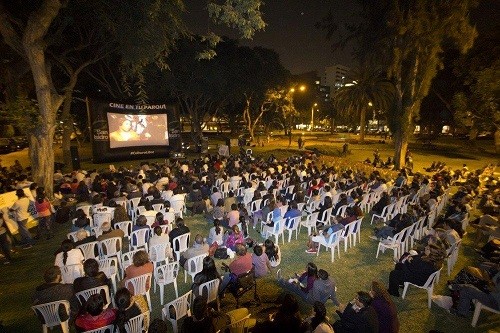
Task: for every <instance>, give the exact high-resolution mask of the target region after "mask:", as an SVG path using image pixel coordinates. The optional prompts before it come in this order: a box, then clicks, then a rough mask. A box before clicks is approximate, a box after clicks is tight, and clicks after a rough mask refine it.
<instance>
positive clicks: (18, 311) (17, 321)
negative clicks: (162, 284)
mask: <svg viewBox="0 0 500 333" xmlns="http://www.w3.org/2000/svg"><path fill="white" fill-rule="evenodd" d="M330 139H331V138H329V137H328V136H326V135H324V136H317V137H316V138H308V137H307V136H306V138H305V140H306V148H313V147H317V148H318V149H319V150H320V151H321V152H322V153H323V154H334V155H335V153H336V152H337V150H341V146H342V144H343V143H342V141H340V140H339V141H338V142H331V141H330ZM347 139H348V140H350V139H349V138H347ZM490 145H491V144H490ZM287 146H288V140H287V139H285V138H275V139H273V140H272V141H271V142H270V143H269V144H266V146H265V147H259V148H254V153H256V154H262V155H264V156H267V155H269V154H271V153H273V154H274V155H275V156H276V157H278V158H280V157H283V156H285V155H288V154H294V153H296V151H297V150H296V147H297V144H296V138H294V142H292V146H293V148H290V149H289V148H288V147H287ZM375 148H379V149H380V151H381V155H382V158H383V159H384V160H385V159H387V156H390V155H391V156H392V147H391V146H390V145H388V144H382V143H377V142H376V140H375V141H372V142H371V143H369V144H365V145H357V144H351V145H350V150H351V154H350V155H349V156H348V157H347V158H346V159H338V158H336V157H326V158H325V161H326V163H339V164H342V165H343V164H352V163H353V162H357V161H362V160H364V159H366V158H367V157H370V158H372V157H373V155H372V153H373V150H374V149H375ZM410 149H412V152H413V156H414V157H413V158H414V164H415V169H416V170H421V171H423V169H422V168H423V167H424V166H425V167H427V166H429V165H430V164H431V163H432V161H433V160H441V161H444V162H446V163H447V165H450V166H452V167H453V168H454V169H455V168H459V167H461V165H462V163H467V165H468V166H469V168H470V169H475V168H478V167H481V166H483V165H485V164H487V163H497V161H498V159H497V158H495V156H494V155H493V154H492V153H489V151H491V147H486V149H485V150H484V149H483V148H480V149H477V148H474V149H471V148H467V145H465V142H464V141H458V142H448V141H446V140H443V142H438V143H437V149H435V150H424V149H419V146H418V144H416V143H415V144H412V145H411V146H410ZM82 152H83V154H82ZM87 152H88V150H87V148H85V149H81V150H80V153H81V154H82V156H83V157H84V159H85V158H86V156H88V155H87ZM9 155H10V154H9ZM19 156H21V155H19ZM2 159H3V160H4V161H5V159H4V158H3V157H2ZM21 162H22V160H21ZM125 163H126V164H127V165H130V164H134V165H137V164H138V163H137V162H124V163H123V164H125ZM4 164H5V162H4ZM115 165H120V163H116V164H115ZM83 167H85V168H90V167H97V168H103V167H105V166H104V165H103V166H98V165H91V164H90V163H88V162H85V163H84V165H83ZM185 221H186V224H187V225H188V226H189V227H190V228H191V232H192V234H196V233H201V234H203V235H207V234H208V229H209V225H208V224H207V223H206V221H205V220H204V219H203V218H201V217H200V216H194V217H186V218H185ZM56 227H57V230H56V237H54V238H53V239H51V240H49V241H40V242H39V243H38V244H37V245H36V246H34V247H33V248H31V249H29V250H19V252H18V254H17V255H15V257H16V258H17V261H16V262H15V263H13V264H11V265H6V266H3V267H2V274H1V276H0V284H1V285H2V288H1V289H0V320H1V321H3V325H4V326H5V330H4V331H5V332H39V331H40V330H41V326H40V324H39V323H38V321H37V320H36V318H35V317H34V315H33V313H32V310H31V309H30V305H31V296H32V293H33V290H34V288H35V287H36V286H37V285H39V284H41V283H42V273H43V270H44V269H45V268H46V267H47V266H50V265H51V264H52V263H53V260H54V256H53V251H54V250H55V249H56V247H57V245H58V243H59V242H60V241H62V240H63V239H64V238H65V235H66V233H67V232H68V231H69V225H58V226H56ZM250 232H251V237H252V238H254V239H255V240H257V241H263V239H262V238H261V237H260V235H258V234H257V233H255V232H254V230H251V231H250ZM469 232H471V234H469V235H467V236H465V238H464V241H463V245H464V246H462V248H461V252H460V256H459V260H458V262H457V264H456V266H455V269H454V270H453V272H452V276H454V275H455V274H456V273H457V272H458V271H459V270H460V269H461V268H462V267H464V266H465V265H470V264H472V263H474V262H475V260H476V259H477V255H476V253H475V252H474V251H473V246H476V245H477V244H473V241H472V239H473V237H474V232H473V231H471V230H469ZM371 234H372V228H371V226H370V224H369V216H367V217H366V218H365V220H364V222H363V224H362V232H361V242H360V243H359V244H358V245H357V246H356V247H353V248H349V249H348V250H347V252H346V253H344V252H343V248H341V254H340V258H338V257H337V256H336V259H335V262H334V263H331V262H330V257H331V256H330V253H326V252H324V248H323V250H322V252H321V253H320V255H319V256H315V255H311V254H307V253H305V249H306V246H305V244H306V240H307V235H306V230H305V229H303V230H302V232H301V234H300V235H299V238H298V240H295V239H293V238H292V241H291V243H285V244H284V245H282V244H280V246H281V252H282V261H281V265H280V267H281V269H282V272H283V276H284V277H287V276H289V275H292V274H293V273H295V272H301V271H302V270H303V269H304V268H305V266H306V264H307V262H309V261H313V262H314V263H316V264H317V265H318V267H319V268H323V269H325V270H327V271H328V272H329V273H330V275H331V276H332V277H333V278H334V279H335V281H336V283H337V290H338V291H337V296H338V299H339V301H340V302H347V301H349V300H351V299H352V298H353V296H354V294H355V293H356V291H358V290H367V288H368V286H369V284H370V282H371V281H372V280H373V279H379V280H381V281H383V282H384V283H385V284H387V282H388V275H389V272H390V271H391V270H392V268H393V266H394V264H393V262H392V251H391V252H386V253H384V254H381V255H380V256H379V258H378V259H375V253H376V249H377V242H376V241H374V240H371V239H369V238H368V236H370V235H371ZM216 261H217V264H218V266H219V267H220V265H221V263H222V261H221V260H216ZM181 271H182V270H181ZM273 273H275V271H274V272H273ZM183 274H184V273H183V272H181V273H180V276H179V278H178V285H179V293H180V294H182V293H183V292H185V291H187V290H188V289H189V288H190V283H186V284H185V283H184V282H183V281H184V276H183ZM447 279H449V278H448V277H447V274H446V267H444V268H443V271H442V274H441V280H440V282H439V284H438V285H437V286H436V287H435V289H434V293H435V294H441V295H448V292H447V289H446V280H447ZM188 281H189V278H188ZM258 293H259V295H260V298H261V300H262V304H261V305H260V306H259V307H251V308H250V311H251V312H252V314H253V316H256V317H258V318H266V317H267V314H268V313H269V311H271V310H270V308H271V307H273V306H274V305H275V304H274V303H273V301H275V300H276V299H277V298H278V296H279V294H280V289H279V288H278V286H277V283H276V280H275V274H273V276H270V277H267V278H263V279H261V280H260V281H259V283H258ZM151 296H152V304H153V313H152V314H153V317H160V316H161V307H160V299H159V293H158V292H157V293H156V294H154V293H153V292H152V291H151ZM173 298H174V291H173V287H172V286H168V287H167V288H166V298H165V299H166V300H167V301H170V300H171V299H173ZM250 300H251V293H249V294H247V296H245V297H244V298H243V299H242V302H243V303H245V302H247V301H250ZM394 301H395V303H396V306H397V309H398V312H399V318H400V322H401V330H400V332H427V331H428V330H430V329H437V330H440V331H442V332H455V333H459V332H486V331H492V332H498V331H499V330H498V327H500V318H499V317H498V316H495V315H493V314H491V313H488V312H484V311H483V312H482V315H481V317H480V319H479V323H478V327H477V328H475V329H473V328H472V327H471V326H470V322H471V317H469V318H466V319H464V318H459V317H456V316H453V315H451V314H448V313H447V312H446V311H444V310H443V309H440V308H438V307H437V306H436V305H435V304H433V305H432V309H430V310H429V309H428V308H427V295H426V292H425V290H422V289H417V288H413V287H410V288H409V291H408V294H407V297H406V299H404V300H403V299H401V298H397V299H396V298H395V299H394ZM235 305H236V303H235V300H234V299H233V297H232V296H231V295H230V294H228V295H227V296H226V297H225V298H224V299H223V300H222V306H223V310H224V311H226V310H231V309H233V308H234V307H235ZM327 309H328V314H329V316H330V318H331V319H336V315H335V313H334V306H333V304H332V303H331V302H328V303H327ZM310 311H311V309H310V307H309V306H307V305H304V304H302V306H301V312H302V313H303V315H304V316H305V315H308V314H309V313H310ZM56 331H57V330H56Z"/></svg>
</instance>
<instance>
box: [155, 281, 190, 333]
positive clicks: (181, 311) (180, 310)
mask: <svg viewBox="0 0 500 333" xmlns="http://www.w3.org/2000/svg"><path fill="white" fill-rule="evenodd" d="M192 297H193V292H192V291H191V290H190V291H188V292H187V293H185V294H184V295H182V296H180V297H178V298H176V299H174V300H173V301H172V302H170V303H167V304H165V306H164V307H163V309H162V310H161V312H162V319H163V320H165V319H167V320H168V321H170V322H171V323H172V325H173V326H174V332H175V331H176V328H177V321H178V320H179V319H181V318H184V317H185V316H191V299H192ZM170 308H172V311H171V310H170ZM171 315H173V316H174V317H173V318H172V317H171Z"/></svg>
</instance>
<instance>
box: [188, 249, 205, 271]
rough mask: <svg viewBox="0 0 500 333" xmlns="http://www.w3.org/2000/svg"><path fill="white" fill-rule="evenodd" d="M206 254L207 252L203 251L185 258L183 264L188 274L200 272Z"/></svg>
mask: <svg viewBox="0 0 500 333" xmlns="http://www.w3.org/2000/svg"><path fill="white" fill-rule="evenodd" d="M206 256H208V253H203V254H200V255H197V256H196V257H192V258H189V259H188V260H186V264H185V265H186V268H187V271H188V272H189V274H191V275H194V274H196V273H199V272H201V270H202V269H203V259H205V257H206Z"/></svg>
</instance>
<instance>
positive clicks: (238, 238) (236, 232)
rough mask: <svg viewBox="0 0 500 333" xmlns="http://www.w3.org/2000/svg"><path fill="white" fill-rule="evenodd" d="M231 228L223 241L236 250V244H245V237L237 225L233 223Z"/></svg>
mask: <svg viewBox="0 0 500 333" xmlns="http://www.w3.org/2000/svg"><path fill="white" fill-rule="evenodd" d="M231 229H232V231H231V232H230V234H229V236H227V238H226V241H225V243H226V247H228V248H230V249H231V250H233V251H234V250H236V245H238V244H245V238H244V237H243V233H242V232H241V231H240V228H238V225H233V227H232V228H231Z"/></svg>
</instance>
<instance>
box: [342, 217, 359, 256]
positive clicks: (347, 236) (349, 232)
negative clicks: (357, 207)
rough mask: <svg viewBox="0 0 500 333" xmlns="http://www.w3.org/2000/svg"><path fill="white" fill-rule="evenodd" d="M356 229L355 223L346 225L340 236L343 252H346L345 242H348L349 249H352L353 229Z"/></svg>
mask: <svg viewBox="0 0 500 333" xmlns="http://www.w3.org/2000/svg"><path fill="white" fill-rule="evenodd" d="M355 227H356V221H352V222H351V223H348V224H347V225H346V226H345V228H344V233H343V234H341V235H340V241H343V242H344V252H347V242H349V247H352V238H353V237H354V236H353V233H354V228H355Z"/></svg>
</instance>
